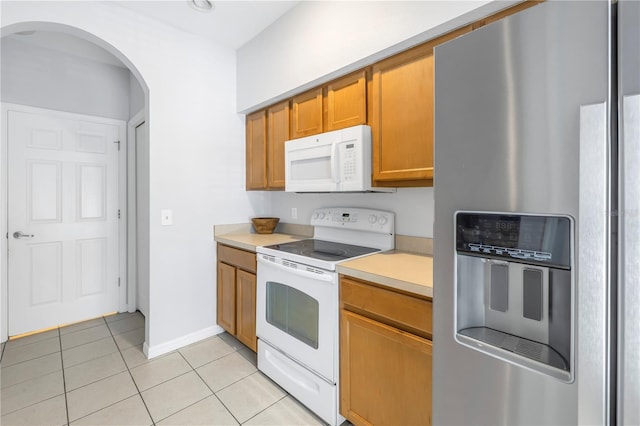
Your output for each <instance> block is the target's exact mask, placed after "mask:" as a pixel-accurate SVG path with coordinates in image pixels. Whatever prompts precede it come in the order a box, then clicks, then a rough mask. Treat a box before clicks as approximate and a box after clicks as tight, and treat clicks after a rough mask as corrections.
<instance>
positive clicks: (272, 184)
mask: <svg viewBox="0 0 640 426" xmlns="http://www.w3.org/2000/svg"><path fill="white" fill-rule="evenodd" d="M267 132H268V133H267V134H268V137H267V150H268V152H269V155H268V159H269V161H268V164H267V170H268V173H267V186H268V187H269V189H282V188H284V143H285V141H287V140H288V139H289V101H285V102H281V103H279V104H277V105H274V106H272V107H271V108H269V109H268V110H267Z"/></svg>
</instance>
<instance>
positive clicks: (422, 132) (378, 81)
mask: <svg viewBox="0 0 640 426" xmlns="http://www.w3.org/2000/svg"><path fill="white" fill-rule="evenodd" d="M371 128H372V138H373V141H372V143H373V145H372V169H373V180H374V181H376V182H385V181H415V180H422V181H424V183H423V185H422V186H428V185H430V184H431V183H430V181H431V180H432V179H433V48H432V47H431V46H420V47H418V48H415V49H412V50H409V51H407V52H405V53H403V54H400V55H397V56H394V57H392V58H390V59H387V60H385V61H382V62H379V63H377V64H375V65H374V66H373V77H372V117H371Z"/></svg>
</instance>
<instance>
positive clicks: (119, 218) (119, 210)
mask: <svg viewBox="0 0 640 426" xmlns="http://www.w3.org/2000/svg"><path fill="white" fill-rule="evenodd" d="M118 219H120V209H118Z"/></svg>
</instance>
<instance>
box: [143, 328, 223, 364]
mask: <svg viewBox="0 0 640 426" xmlns="http://www.w3.org/2000/svg"><path fill="white" fill-rule="evenodd" d="M223 331H224V329H223V328H222V327H220V326H219V325H214V326H212V327H207V328H204V329H202V330H199V331H195V332H193V333H190V334H187V335H186V336H182V337H178V338H177V339H173V340H170V341H168V342H165V343H161V344H159V345H154V346H149V345H148V344H147V342H144V344H143V345H142V351H143V352H144V354H145V355H146V356H147V358H148V359H151V358H155V357H157V356H160V355H164V354H166V353H169V352H171V351H175V350H176V349H180V348H182V347H184V346H187V345H190V344H192V343H196V342H198V341H200V340H203V339H206V338H207V337H211V336H215V335H217V334H220V333H222V332H223Z"/></svg>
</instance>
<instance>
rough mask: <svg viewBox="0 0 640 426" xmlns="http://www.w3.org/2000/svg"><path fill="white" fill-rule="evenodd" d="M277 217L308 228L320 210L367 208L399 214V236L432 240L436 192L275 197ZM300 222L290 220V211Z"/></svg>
mask: <svg viewBox="0 0 640 426" xmlns="http://www.w3.org/2000/svg"><path fill="white" fill-rule="evenodd" d="M271 201H272V209H271V212H272V214H273V215H274V216H276V217H279V218H280V219H281V221H283V222H289V223H300V224H305V225H308V224H309V222H310V221H311V214H312V213H313V210H314V209H317V208H321V207H366V208H372V209H380V210H388V211H392V212H394V213H395V214H396V234H401V235H411V236H414V237H428V238H433V213H434V210H433V188H400V189H398V192H396V193H365V194H350V193H345V194H296V193H288V192H287V193H285V192H274V193H273V194H272V200H271ZM292 207H295V208H297V209H298V218H297V219H292V218H291V208H292Z"/></svg>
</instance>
